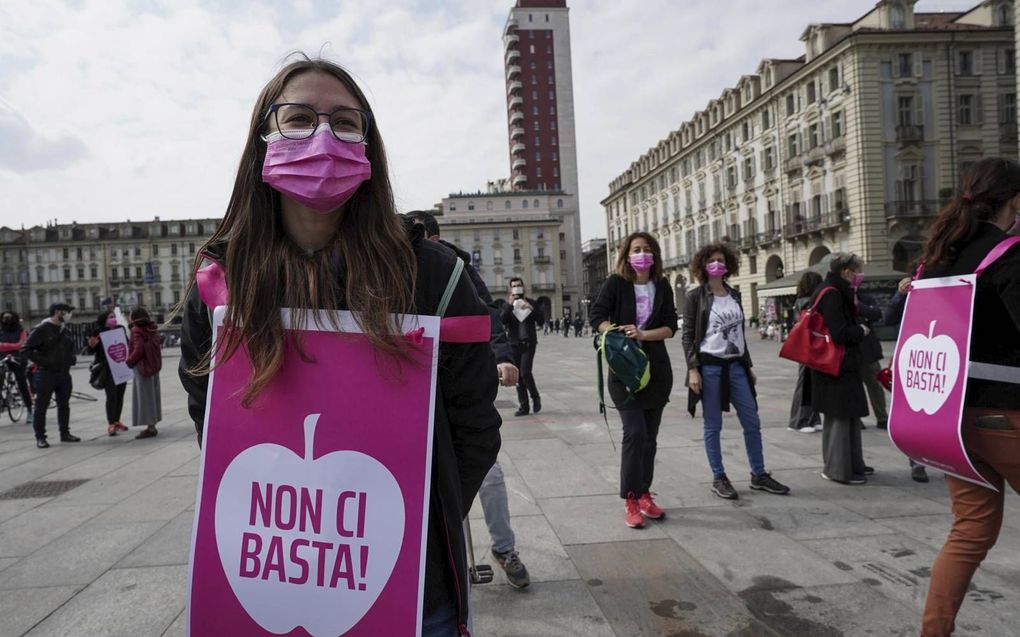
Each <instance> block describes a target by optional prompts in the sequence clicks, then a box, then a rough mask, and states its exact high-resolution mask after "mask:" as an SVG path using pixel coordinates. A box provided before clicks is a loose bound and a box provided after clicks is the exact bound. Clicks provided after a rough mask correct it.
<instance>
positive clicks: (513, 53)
mask: <svg viewBox="0 0 1020 637" xmlns="http://www.w3.org/2000/svg"><path fill="white" fill-rule="evenodd" d="M519 57H521V52H520V50H519V49H510V50H509V51H508V52H507V54H506V63H507V64H510V63H511V62H513V61H514V60H516V59H517V58H519Z"/></svg>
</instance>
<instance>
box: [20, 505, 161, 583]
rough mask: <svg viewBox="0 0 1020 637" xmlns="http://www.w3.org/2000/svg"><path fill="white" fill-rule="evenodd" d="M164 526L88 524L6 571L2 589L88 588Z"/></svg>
mask: <svg viewBox="0 0 1020 637" xmlns="http://www.w3.org/2000/svg"><path fill="white" fill-rule="evenodd" d="M161 526H162V524H161V523H160V522H132V523H123V524H98V523H93V522H88V523H85V524H83V525H81V526H78V527H76V528H74V529H72V530H70V531H68V532H67V533H65V534H64V535H63V536H61V537H60V538H59V539H57V540H55V541H53V542H51V543H50V544H47V545H46V546H44V547H42V548H41V549H39V550H38V551H36V552H35V553H33V554H32V555H30V556H28V557H26V558H24V559H22V560H21V561H19V562H18V563H17V564H15V565H14V566H11V567H10V568H8V569H7V570H6V571H4V576H3V578H0V589H14V588H27V587H32V586H60V585H66V584H72V585H88V584H90V583H91V582H92V581H93V580H95V579H96V578H97V577H99V576H100V575H102V574H103V573H104V572H106V571H107V570H108V569H109V568H110V567H111V566H113V565H114V564H116V563H117V562H118V561H119V560H120V559H121V558H122V557H124V556H125V555H127V554H128V553H130V552H131V551H132V550H133V549H134V548H135V547H137V546H138V545H139V544H141V543H142V542H144V541H145V540H146V539H147V538H148V537H149V536H150V535H152V534H153V533H154V532H155V531H156V530H158V529H159V528H160V527H161Z"/></svg>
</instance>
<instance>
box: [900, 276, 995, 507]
mask: <svg viewBox="0 0 1020 637" xmlns="http://www.w3.org/2000/svg"><path fill="white" fill-rule="evenodd" d="M976 280H977V277H976V276H974V275H972V274H971V275H966V276H953V277H945V278H940V279H922V280H919V281H914V283H913V289H912V291H911V292H910V294H909V295H908V297H907V304H906V307H905V308H904V311H903V322H902V324H901V325H900V335H899V339H898V340H897V342H896V354H895V357H894V358H893V361H894V366H893V389H892V406H891V408H890V410H889V437H890V439H891V440H892V441H893V444H895V445H896V446H897V447H898V448H899V449H900V451H902V452H903V453H905V454H906V455H907V456H909V457H910V458H913V459H914V460H915V461H917V462H919V463H921V464H923V465H926V466H929V467H931V468H933V469H938V470H940V471H944V472H946V473H949V474H952V475H954V476H956V477H958V478H962V479H964V480H968V481H970V482H975V483H977V484H980V485H982V486H986V487H988V488H990V489H994V487H992V485H991V484H989V483H988V481H987V480H985V479H984V478H983V477H982V476H981V474H980V473H978V471H977V470H976V469H975V468H974V465H973V463H971V461H970V458H969V457H968V456H967V451H966V449H965V448H964V445H963V436H962V431H961V425H962V419H963V406H964V398H965V395H966V388H967V365H968V360H969V358H970V330H971V316H972V311H973V308H974V286H975V283H976Z"/></svg>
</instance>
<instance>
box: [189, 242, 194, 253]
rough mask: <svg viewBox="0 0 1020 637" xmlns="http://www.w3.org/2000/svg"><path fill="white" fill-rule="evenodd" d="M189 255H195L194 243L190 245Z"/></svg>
mask: <svg viewBox="0 0 1020 637" xmlns="http://www.w3.org/2000/svg"><path fill="white" fill-rule="evenodd" d="M188 254H195V244H194V243H189V244H188Z"/></svg>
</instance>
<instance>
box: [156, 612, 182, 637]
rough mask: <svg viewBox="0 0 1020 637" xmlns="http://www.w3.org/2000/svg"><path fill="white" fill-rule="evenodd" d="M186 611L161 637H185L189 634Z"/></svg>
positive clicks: (178, 616)
mask: <svg viewBox="0 0 1020 637" xmlns="http://www.w3.org/2000/svg"><path fill="white" fill-rule="evenodd" d="M184 612H185V611H181V613H180V614H179V615H177V618H176V619H174V623H172V624H170V627H169V628H167V629H166V630H165V631H164V632H163V634H162V636H161V637H185V635H186V634H187V627H186V622H187V618H186V615H185V614H184Z"/></svg>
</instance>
